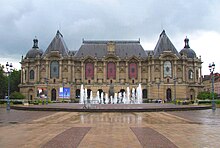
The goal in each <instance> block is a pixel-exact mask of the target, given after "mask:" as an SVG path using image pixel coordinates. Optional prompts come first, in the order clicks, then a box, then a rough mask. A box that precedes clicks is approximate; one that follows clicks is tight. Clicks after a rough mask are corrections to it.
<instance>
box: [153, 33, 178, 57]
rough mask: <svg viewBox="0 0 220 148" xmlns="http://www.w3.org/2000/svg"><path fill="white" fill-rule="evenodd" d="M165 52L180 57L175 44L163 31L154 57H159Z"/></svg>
mask: <svg viewBox="0 0 220 148" xmlns="http://www.w3.org/2000/svg"><path fill="white" fill-rule="evenodd" d="M164 51H171V52H172V53H174V54H176V55H177V56H179V57H180V54H179V53H178V51H177V50H176V48H175V47H174V45H173V43H172V42H171V41H170V39H169V38H168V36H167V35H166V33H165V30H163V31H162V33H161V34H160V37H159V40H158V42H157V45H156V47H155V49H154V57H159V56H160V54H162V53H163V52H164Z"/></svg>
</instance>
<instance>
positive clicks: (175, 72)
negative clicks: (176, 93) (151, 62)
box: [174, 60, 177, 78]
mask: <svg viewBox="0 0 220 148" xmlns="http://www.w3.org/2000/svg"><path fill="white" fill-rule="evenodd" d="M174 77H175V78H177V64H176V60H175V61H174Z"/></svg>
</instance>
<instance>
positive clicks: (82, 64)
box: [81, 61, 85, 83]
mask: <svg viewBox="0 0 220 148" xmlns="http://www.w3.org/2000/svg"><path fill="white" fill-rule="evenodd" d="M84 80H85V77H84V63H83V61H82V62H81V82H82V83H85V82H84Z"/></svg>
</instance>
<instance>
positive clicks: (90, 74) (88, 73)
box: [85, 63, 94, 79]
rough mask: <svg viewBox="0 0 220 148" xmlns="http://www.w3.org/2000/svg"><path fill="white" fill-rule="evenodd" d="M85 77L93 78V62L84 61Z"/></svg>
mask: <svg viewBox="0 0 220 148" xmlns="http://www.w3.org/2000/svg"><path fill="white" fill-rule="evenodd" d="M85 69H86V79H93V78H94V64H93V63H86V68H85Z"/></svg>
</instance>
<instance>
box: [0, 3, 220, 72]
mask: <svg viewBox="0 0 220 148" xmlns="http://www.w3.org/2000/svg"><path fill="white" fill-rule="evenodd" d="M58 29H59V30H60V31H61V33H62V34H63V36H64V40H65V42H66V44H67V46H68V48H69V49H70V50H77V49H79V47H80V45H81V43H82V38H85V39H138V38H140V39H141V44H142V46H143V47H144V49H145V50H153V49H154V47H155V46H156V43H157V40H158V37H159V34H160V33H161V32H162V30H163V29H165V30H166V33H167V35H168V36H169V38H170V39H171V41H172V42H173V44H174V46H175V47H176V48H177V50H178V51H180V50H181V49H182V48H183V46H184V42H183V40H184V38H185V37H186V36H187V37H188V38H189V39H190V47H191V48H192V49H194V51H195V52H196V53H197V56H199V55H201V56H202V61H203V62H204V63H203V74H209V71H208V64H209V63H210V62H212V61H214V62H215V63H216V72H220V58H219V55H218V53H219V50H220V49H219V48H220V47H219V44H218V43H219V42H220V1H219V0H0V34H1V35H0V52H1V54H0V63H1V64H4V65H5V63H6V61H9V62H13V64H14V65H15V67H16V68H19V67H20V65H19V61H20V59H21V56H22V55H24V56H25V55H26V53H27V52H28V50H29V49H30V48H31V47H32V40H33V38H34V37H35V36H37V38H38V40H39V46H40V48H41V49H42V50H45V49H46V48H47V47H48V45H49V43H50V42H51V41H52V39H53V37H54V36H55V34H56V31H57V30H58Z"/></svg>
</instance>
